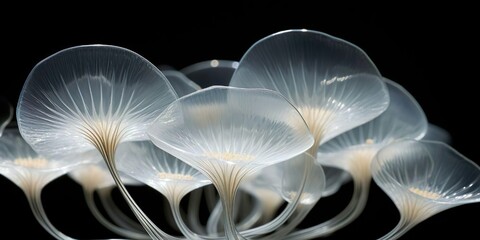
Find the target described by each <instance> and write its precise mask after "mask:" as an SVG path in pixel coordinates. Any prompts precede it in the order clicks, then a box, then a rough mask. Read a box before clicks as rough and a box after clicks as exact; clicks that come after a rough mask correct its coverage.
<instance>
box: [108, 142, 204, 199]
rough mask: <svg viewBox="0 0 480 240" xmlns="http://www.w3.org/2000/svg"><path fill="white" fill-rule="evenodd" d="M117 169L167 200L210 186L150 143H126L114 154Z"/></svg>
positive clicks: (188, 166) (184, 165) (194, 171)
mask: <svg viewBox="0 0 480 240" xmlns="http://www.w3.org/2000/svg"><path fill="white" fill-rule="evenodd" d="M117 166H118V170H119V171H121V172H123V173H125V174H127V175H128V176H130V177H132V178H134V179H136V180H138V181H140V182H142V183H144V184H147V185H148V186H150V187H152V188H154V189H155V190H157V191H159V192H160V193H162V194H163V195H164V196H166V197H167V198H168V199H169V200H173V199H177V200H180V199H181V198H182V197H183V196H184V195H186V194H187V193H189V192H191V191H193V190H195V189H197V188H200V187H203V186H205V185H207V184H211V182H210V180H208V178H207V177H206V176H205V175H203V174H201V173H200V172H199V171H198V170H196V169H195V168H193V167H191V166H190V165H188V164H186V163H185V162H183V161H181V160H179V159H177V158H175V157H173V156H172V155H170V154H168V153H166V152H165V151H163V150H161V149H159V148H158V147H156V146H155V145H154V144H153V143H152V142H150V141H137V142H127V143H123V144H121V145H120V147H119V149H118V154H117Z"/></svg>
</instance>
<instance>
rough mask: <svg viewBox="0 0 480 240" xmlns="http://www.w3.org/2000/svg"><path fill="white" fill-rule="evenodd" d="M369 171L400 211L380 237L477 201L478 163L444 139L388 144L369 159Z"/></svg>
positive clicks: (392, 235) (399, 233)
mask: <svg viewBox="0 0 480 240" xmlns="http://www.w3.org/2000/svg"><path fill="white" fill-rule="evenodd" d="M372 174H373V179H374V180H375V182H376V183H377V184H378V185H379V186H380V187H381V188H382V189H383V191H385V193H386V194H387V195H388V196H389V197H390V198H391V199H392V200H393V202H394V203H395V205H396V207H397V208H398V210H399V212H400V221H399V223H398V225H397V226H396V227H395V228H394V229H393V230H392V231H391V232H389V233H387V234H386V235H385V236H383V237H382V238H380V239H397V238H399V237H401V236H402V235H403V234H405V233H406V232H407V231H408V230H410V229H411V228H412V227H414V226H415V225H417V224H418V223H420V222H422V221H424V220H426V219H427V218H429V217H431V216H433V215H434V214H437V213H439V212H441V211H444V210H446V209H449V208H453V207H456V206H459V205H463V204H467V203H477V202H480V167H479V166H478V165H476V164H475V163H474V162H472V161H470V160H469V159H467V158H466V157H464V156H462V155H461V154H460V153H458V152H457V151H456V150H454V149H453V148H451V147H450V146H448V145H446V144H445V143H441V142H434V141H414V140H405V141H401V142H397V143H393V144H391V145H388V146H386V147H385V148H383V149H382V150H380V151H379V152H378V154H377V155H376V157H375V159H374V160H373V162H372Z"/></svg>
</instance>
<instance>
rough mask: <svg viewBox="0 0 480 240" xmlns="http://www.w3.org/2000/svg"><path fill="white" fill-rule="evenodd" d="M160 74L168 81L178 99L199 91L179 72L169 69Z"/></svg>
mask: <svg viewBox="0 0 480 240" xmlns="http://www.w3.org/2000/svg"><path fill="white" fill-rule="evenodd" d="M162 73H163V74H164V75H165V77H166V78H167V79H168V81H169V82H170V84H171V85H172V87H173V89H174V90H175V92H176V93H177V95H178V96H179V97H183V96H185V95H187V94H190V93H192V92H195V91H197V90H200V89H201V87H200V86H198V84H196V83H195V82H194V81H192V80H190V79H189V78H187V76H185V74H183V73H182V72H180V71H177V70H171V69H169V70H163V71H162Z"/></svg>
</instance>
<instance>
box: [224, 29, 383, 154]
mask: <svg viewBox="0 0 480 240" xmlns="http://www.w3.org/2000/svg"><path fill="white" fill-rule="evenodd" d="M230 86H234V87H248V88H267V89H271V90H275V91H278V92H280V93H281V94H283V95H284V96H285V97H286V98H287V99H288V100H290V101H291V102H292V103H293V104H294V105H295V106H296V107H297V109H298V110H299V112H300V113H301V114H302V116H303V117H304V118H305V121H306V122H307V124H308V126H309V127H310V129H311V131H312V134H313V136H314V137H315V140H316V143H317V145H318V144H321V143H322V142H325V141H327V140H328V139H330V138H332V137H334V136H336V135H338V134H340V133H342V132H344V131H346V130H349V129H351V128H353V127H356V126H358V125H360V124H363V123H365V122H367V121H369V120H371V119H372V118H374V117H376V116H378V115H379V114H380V113H381V112H383V111H384V110H385V109H386V108H387V106H388V101H389V99H388V92H387V89H386V87H385V84H384V83H383V81H382V79H381V77H380V74H379V72H378V70H377V68H376V67H375V65H374V64H373V63H372V61H371V60H370V59H369V58H368V56H367V55H366V54H365V52H364V51H362V50H361V49H360V48H358V47H356V46H355V45H353V44H351V43H348V42H346V41H344V40H341V39H338V38H335V37H332V36H330V35H327V34H324V33H321V32H316V31H311V30H288V31H282V32H279V33H275V34H272V35H270V36H267V37H265V38H263V39H261V40H260V41H258V42H256V43H255V44H254V45H253V46H252V47H251V48H250V49H249V50H248V51H247V52H246V53H245V55H244V56H243V57H242V59H241V60H240V63H239V66H238V68H237V70H236V71H235V73H234V75H233V76H232V80H231V82H230Z"/></svg>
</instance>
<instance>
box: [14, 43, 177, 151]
mask: <svg viewBox="0 0 480 240" xmlns="http://www.w3.org/2000/svg"><path fill="white" fill-rule="evenodd" d="M174 99H176V94H175V92H174V91H173V89H172V87H171V85H170V84H169V83H168V81H167V79H166V78H165V76H163V74H162V73H161V72H160V71H159V70H158V69H157V68H156V67H155V66H154V65H153V64H151V63H150V62H148V61H147V60H146V59H145V58H143V57H141V56H140V55H138V54H137V53H134V52H132V51H130V50H128V49H125V48H121V47H117V46H109V45H85V46H77V47H72V48H68V49H65V50H62V51H60V52H57V53H55V54H53V55H52V56H50V57H48V58H46V59H44V60H43V61H41V62H40V63H38V64H37V65H36V66H35V67H34V68H33V70H32V71H31V72H30V74H29V76H28V78H27V80H26V82H25V84H24V86H23V89H22V92H21V94H20V97H19V102H18V106H17V121H18V126H19V129H20V132H21V134H22V136H23V137H24V138H25V140H26V141H27V142H28V143H29V144H30V145H32V147H33V148H34V149H35V150H36V151H37V152H39V153H41V154H43V155H47V156H65V155H66V154H69V155H71V154H77V153H81V152H84V151H86V150H89V149H93V145H92V144H91V142H92V141H95V140H94V138H98V137H99V136H92V135H102V136H101V137H105V138H120V139H114V140H112V141H122V140H141V139H146V138H147V136H146V134H145V129H146V127H147V126H148V125H149V123H150V122H151V121H152V120H154V118H155V117H156V116H158V114H159V113H160V112H161V111H162V110H163V109H164V108H165V107H166V105H168V104H169V103H171V102H172V101H173V100H174Z"/></svg>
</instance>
